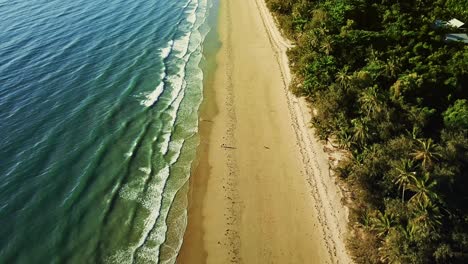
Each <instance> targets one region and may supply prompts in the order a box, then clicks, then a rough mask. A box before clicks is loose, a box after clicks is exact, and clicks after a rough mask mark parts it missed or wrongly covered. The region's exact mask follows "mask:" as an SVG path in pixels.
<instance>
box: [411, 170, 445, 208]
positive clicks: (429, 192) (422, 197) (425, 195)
mask: <svg viewBox="0 0 468 264" xmlns="http://www.w3.org/2000/svg"><path fill="white" fill-rule="evenodd" d="M410 179H411V182H410V183H409V184H408V189H410V190H411V191H413V192H415V194H414V195H413V196H412V197H411V198H410V202H413V203H415V204H419V203H421V204H424V205H427V204H429V203H430V202H433V201H435V200H437V199H438V198H439V197H438V195H437V193H436V192H435V187H436V186H437V181H436V180H434V179H432V178H431V176H430V174H429V173H428V172H426V173H424V174H423V175H422V176H420V177H416V176H414V177H410Z"/></svg>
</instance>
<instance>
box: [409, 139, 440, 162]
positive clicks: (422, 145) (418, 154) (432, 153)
mask: <svg viewBox="0 0 468 264" xmlns="http://www.w3.org/2000/svg"><path fill="white" fill-rule="evenodd" d="M417 141H418V143H419V148H418V149H416V151H415V152H413V153H412V155H413V157H414V159H415V160H419V161H421V164H422V167H423V168H424V169H425V170H428V169H429V168H430V167H431V166H432V164H433V162H434V161H436V160H438V158H440V157H441V155H440V154H439V152H438V151H437V150H436V149H437V148H438V145H437V144H435V143H434V142H433V141H432V139H431V138H429V139H427V140H420V139H418V140H417Z"/></svg>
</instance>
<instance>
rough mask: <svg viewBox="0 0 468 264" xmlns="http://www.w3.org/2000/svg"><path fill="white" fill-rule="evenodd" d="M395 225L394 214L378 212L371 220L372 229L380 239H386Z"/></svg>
mask: <svg viewBox="0 0 468 264" xmlns="http://www.w3.org/2000/svg"><path fill="white" fill-rule="evenodd" d="M394 225H395V219H394V216H393V215H392V214H387V213H382V212H381V211H376V212H375V215H374V216H373V217H372V218H371V229H372V230H373V231H375V232H376V233H377V236H378V237H380V238H382V237H385V236H386V235H387V234H388V232H390V230H391V229H392V228H393V227H394Z"/></svg>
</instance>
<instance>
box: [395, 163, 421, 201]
mask: <svg viewBox="0 0 468 264" xmlns="http://www.w3.org/2000/svg"><path fill="white" fill-rule="evenodd" d="M396 171H397V175H396V177H395V179H394V180H393V182H394V183H395V184H397V185H398V188H399V189H402V194H401V201H404V200H405V190H406V188H407V186H408V185H409V184H410V182H411V180H412V179H411V178H412V177H414V176H415V175H416V172H415V166H414V162H413V160H411V159H402V160H401V162H400V163H399V164H398V165H397V166H396Z"/></svg>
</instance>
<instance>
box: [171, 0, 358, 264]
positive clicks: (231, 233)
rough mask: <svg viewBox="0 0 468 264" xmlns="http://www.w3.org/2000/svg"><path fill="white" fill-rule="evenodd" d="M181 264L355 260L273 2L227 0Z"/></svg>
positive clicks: (208, 91) (222, 11)
mask: <svg viewBox="0 0 468 264" xmlns="http://www.w3.org/2000/svg"><path fill="white" fill-rule="evenodd" d="M218 27H219V37H220V41H221V42H222V46H221V48H220V50H219V52H218V54H217V56H216V63H217V68H216V71H215V73H214V76H213V80H212V81H211V82H210V84H209V87H206V91H205V102H204V104H203V106H202V110H201V116H200V134H201V145H200V147H199V151H198V161H197V164H198V165H197V166H196V167H195V169H194V171H193V175H192V178H191V182H190V194H189V204H190V205H189V210H188V226H187V230H186V233H185V237H184V243H183V245H182V249H181V251H180V254H179V257H178V260H177V263H184V264H198V263H213V264H220V263H350V262H351V261H350V258H349V256H348V254H347V253H346V250H345V246H344V241H345V239H346V230H347V229H346V221H347V220H346V219H347V211H346V208H345V207H344V206H343V205H342V203H341V200H342V197H341V193H340V190H339V188H338V187H337V185H336V184H335V179H334V178H333V177H331V176H330V170H329V163H328V162H329V161H328V159H329V156H328V154H327V153H325V152H324V145H323V144H322V143H321V142H319V141H318V140H317V139H316V138H315V137H314V136H313V133H312V130H311V129H310V128H309V125H308V120H310V114H309V109H308V108H307V106H306V105H305V103H304V101H303V100H299V99H297V98H295V97H294V96H293V95H292V94H290V93H289V91H288V89H287V86H288V84H289V82H290V80H291V75H290V72H289V68H288V61H287V57H286V54H285V52H286V50H287V48H288V47H289V46H290V45H289V43H288V42H287V41H286V40H284V39H283V38H282V37H281V34H280V33H279V32H278V30H277V28H276V27H275V24H274V20H273V18H272V17H271V15H270V13H269V12H268V10H267V9H266V6H265V3H264V2H263V0H244V1H232V0H220V14H219V26H218Z"/></svg>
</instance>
